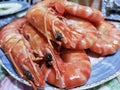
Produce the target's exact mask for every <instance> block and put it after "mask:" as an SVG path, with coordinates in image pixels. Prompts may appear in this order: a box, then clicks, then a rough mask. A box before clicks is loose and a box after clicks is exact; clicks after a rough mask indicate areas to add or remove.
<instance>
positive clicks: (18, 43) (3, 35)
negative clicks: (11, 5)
mask: <svg viewBox="0 0 120 90" xmlns="http://www.w3.org/2000/svg"><path fill="white" fill-rule="evenodd" d="M25 22H26V19H25V18H21V19H18V20H15V21H13V22H12V23H10V24H8V25H7V26H5V27H4V28H3V29H2V30H1V31H0V47H1V48H2V49H3V50H4V51H5V54H6V55H7V56H8V57H9V59H10V61H11V62H12V64H13V65H14V67H15V70H16V71H17V73H18V74H19V75H20V76H21V77H23V78H24V79H26V80H27V81H28V82H29V83H30V84H31V85H32V86H33V88H34V90H37V89H36V87H44V85H45V81H44V76H43V74H42V72H41V70H40V68H39V65H38V64H36V63H34V62H33V59H36V57H35V56H34V54H33V52H32V49H31V46H30V44H29V42H28V41H27V40H26V39H25V38H24V37H23V35H21V34H20V33H19V29H21V26H22V25H23V24H24V23H25Z"/></svg>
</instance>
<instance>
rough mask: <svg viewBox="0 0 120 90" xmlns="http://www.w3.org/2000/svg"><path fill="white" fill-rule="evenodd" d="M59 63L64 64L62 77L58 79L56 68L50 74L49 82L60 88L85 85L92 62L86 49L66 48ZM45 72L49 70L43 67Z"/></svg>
mask: <svg viewBox="0 0 120 90" xmlns="http://www.w3.org/2000/svg"><path fill="white" fill-rule="evenodd" d="M60 56H61V59H62V60H60V59H59V61H58V62H59V63H61V65H62V68H63V69H62V70H61V76H62V77H61V78H60V79H57V78H56V76H55V75H56V74H55V71H54V69H51V71H50V72H49V74H48V77H47V82H48V83H49V84H51V85H54V86H56V87H59V88H65V89H69V88H74V87H78V86H82V85H84V84H85V83H86V82H87V81H88V79H89V77H90V73H91V70H92V68H91V63H90V60H89V58H88V55H87V54H86V53H85V51H84V50H64V49H63V51H62V53H61V55H60ZM42 70H43V73H44V72H45V71H46V70H47V68H46V67H43V68H42Z"/></svg>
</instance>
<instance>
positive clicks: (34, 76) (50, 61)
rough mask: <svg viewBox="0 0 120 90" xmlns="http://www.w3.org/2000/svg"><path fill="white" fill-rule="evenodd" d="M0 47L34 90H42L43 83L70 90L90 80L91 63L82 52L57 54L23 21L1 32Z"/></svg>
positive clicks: (9, 25) (64, 50) (41, 36)
mask: <svg viewBox="0 0 120 90" xmlns="http://www.w3.org/2000/svg"><path fill="white" fill-rule="evenodd" d="M0 45H1V48H2V49H3V50H4V51H5V54H6V55H7V56H8V57H9V58H10V60H11V62H12V63H13V65H14V67H15V69H16V71H17V72H18V74H19V75H20V76H21V77H23V78H24V79H26V80H27V81H28V82H29V83H30V84H31V85H32V86H33V88H34V90H37V88H38V87H40V88H41V87H42V88H44V86H45V82H48V83H49V84H51V85H54V86H56V87H59V88H73V87H77V86H81V85H83V84H85V83H86V82H87V80H88V79H89V77H90V73H91V63H90V60H89V58H88V56H87V54H86V53H85V51H84V50H69V49H62V51H61V52H57V51H56V49H54V45H53V47H51V46H50V45H49V43H48V41H47V39H46V38H45V37H44V36H43V35H42V34H41V33H39V32H38V31H37V30H36V29H35V28H34V27H32V26H31V25H30V24H29V23H28V22H27V20H26V18H21V19H18V20H16V21H14V22H12V23H10V24H8V25H7V26H6V27H4V28H3V29H2V30H1V32H0ZM69 55H70V57H69ZM83 66H84V68H83ZM69 69H70V70H69Z"/></svg>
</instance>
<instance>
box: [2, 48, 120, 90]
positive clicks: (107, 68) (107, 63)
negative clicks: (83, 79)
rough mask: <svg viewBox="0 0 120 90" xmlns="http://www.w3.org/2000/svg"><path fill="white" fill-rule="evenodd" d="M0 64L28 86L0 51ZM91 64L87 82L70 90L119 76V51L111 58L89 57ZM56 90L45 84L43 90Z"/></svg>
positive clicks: (98, 83) (84, 87)
mask: <svg viewBox="0 0 120 90" xmlns="http://www.w3.org/2000/svg"><path fill="white" fill-rule="evenodd" d="M0 56H1V57H0V62H1V64H2V66H3V67H4V68H5V69H6V70H7V71H8V73H9V74H10V75H11V76H13V77H14V78H15V79H17V80H18V81H20V82H22V83H24V84H26V85H30V84H29V83H28V82H27V81H25V80H24V79H22V78H21V77H19V75H18V74H17V73H16V72H15V70H14V68H13V66H12V64H11V62H10V61H9V60H8V58H7V57H6V56H4V52H3V51H2V50H1V49H0ZM90 59H91V62H95V63H92V72H91V76H90V78H89V80H88V82H87V83H86V84H85V85H83V86H81V87H77V88H74V89H72V90H80V89H89V88H93V87H95V86H98V85H100V84H102V83H105V82H107V81H109V80H111V79H113V78H115V77H117V76H118V75H119V74H120V50H119V51H118V52H117V53H116V54H114V55H111V56H107V57H100V58H98V57H91V58H90ZM50 89H51V90H54V89H55V90H56V88H55V87H53V86H50V85H48V84H46V86H45V90H50Z"/></svg>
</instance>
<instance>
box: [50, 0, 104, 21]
mask: <svg viewBox="0 0 120 90" xmlns="http://www.w3.org/2000/svg"><path fill="white" fill-rule="evenodd" d="M48 1H49V0H48ZM60 1H61V2H60ZM60 1H56V4H55V5H56V10H57V11H58V12H60V13H62V14H63V13H69V14H71V15H74V16H77V17H80V18H84V19H87V20H89V21H91V22H96V23H98V22H100V21H103V20H104V16H103V14H102V13H101V12H100V11H99V10H97V9H94V8H91V7H88V6H83V5H80V4H78V3H74V2H70V1H67V0H60Z"/></svg>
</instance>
